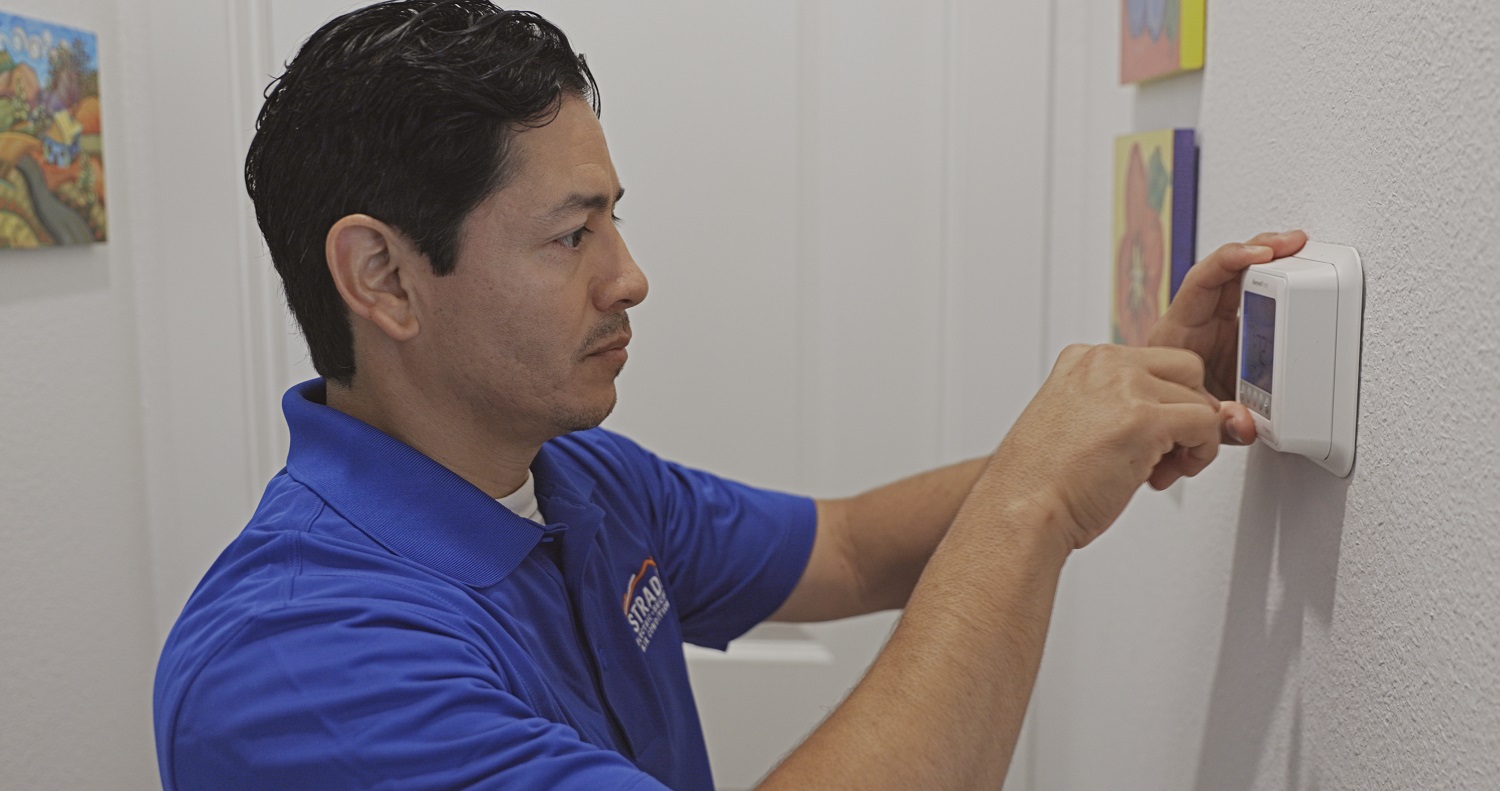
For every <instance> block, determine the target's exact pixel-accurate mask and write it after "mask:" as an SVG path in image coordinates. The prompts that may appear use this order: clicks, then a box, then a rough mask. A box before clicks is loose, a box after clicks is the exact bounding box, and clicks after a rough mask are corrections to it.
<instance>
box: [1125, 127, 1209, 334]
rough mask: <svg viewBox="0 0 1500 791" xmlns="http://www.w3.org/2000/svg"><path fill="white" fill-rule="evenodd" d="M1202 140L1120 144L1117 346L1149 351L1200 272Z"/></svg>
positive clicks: (1179, 136) (1135, 139) (1144, 137)
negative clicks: (1156, 330) (1193, 272)
mask: <svg viewBox="0 0 1500 791" xmlns="http://www.w3.org/2000/svg"><path fill="white" fill-rule="evenodd" d="M1197 225H1198V141H1197V134H1196V133H1195V132H1194V131H1193V130H1192V129H1164V130H1161V131H1158V132H1146V133H1143V134H1138V135H1126V136H1124V137H1119V138H1116V139H1115V229H1114V237H1113V238H1114V251H1115V262H1114V288H1113V294H1114V299H1113V306H1112V309H1111V314H1112V325H1113V327H1114V331H1113V335H1114V342H1115V343H1123V344H1127V345H1130V346H1145V345H1147V342H1148V340H1149V339H1150V336H1151V328H1152V326H1154V325H1155V324H1156V320H1157V319H1158V318H1160V317H1161V314H1163V313H1165V312H1166V310H1167V305H1169V304H1170V303H1171V301H1172V297H1174V296H1176V295H1177V289H1178V288H1179V287H1181V286H1182V278H1183V277H1184V276H1185V275H1186V274H1187V271H1188V269H1190V268H1191V267H1192V265H1193V252H1194V245H1195V243H1196V241H1197V239H1196V235H1197V233H1196V232H1197Z"/></svg>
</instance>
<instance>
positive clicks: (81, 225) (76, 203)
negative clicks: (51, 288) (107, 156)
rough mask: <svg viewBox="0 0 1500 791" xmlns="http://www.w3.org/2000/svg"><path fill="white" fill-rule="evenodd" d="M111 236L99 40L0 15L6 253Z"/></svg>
mask: <svg viewBox="0 0 1500 791" xmlns="http://www.w3.org/2000/svg"><path fill="white" fill-rule="evenodd" d="M107 233H108V221H107V216H106V213H105V209H104V144H103V142H102V140H101V137H100V126H99V50H98V41H97V39H96V38H95V36H94V35H93V34H92V33H85V32H83V31H81V30H74V29H73V28H69V27H63V26H62V25H56V24H52V23H50V22H42V21H39V20H36V19H31V18H28V17H23V16H17V15H15V14H6V13H0V247H47V246H51V245H60V244H85V243H88V242H102V241H104V239H105V237H106V236H107Z"/></svg>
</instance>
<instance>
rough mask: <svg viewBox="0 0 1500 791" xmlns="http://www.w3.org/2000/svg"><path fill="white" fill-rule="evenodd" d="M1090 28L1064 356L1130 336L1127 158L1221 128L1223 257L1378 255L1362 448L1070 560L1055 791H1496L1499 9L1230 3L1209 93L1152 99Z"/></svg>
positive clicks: (1059, 188) (1231, 469) (1048, 680)
mask: <svg viewBox="0 0 1500 791" xmlns="http://www.w3.org/2000/svg"><path fill="white" fill-rule="evenodd" d="M1092 5H1093V6H1095V7H1093V8H1085V7H1084V4H1082V3H1075V2H1071V0H1060V2H1059V5H1058V9H1059V14H1058V22H1059V29H1058V31H1057V35H1058V39H1057V40H1058V42H1059V45H1058V52H1057V56H1056V57H1057V60H1056V63H1055V65H1056V68H1057V75H1058V76H1057V85H1058V91H1059V94H1058V97H1057V106H1058V109H1057V111H1056V113H1055V116H1054V121H1055V122H1057V123H1058V128H1059V143H1058V146H1059V149H1058V151H1057V156H1055V157H1054V160H1055V163H1056V164H1055V166H1054V180H1053V188H1054V209H1055V210H1059V209H1064V210H1071V211H1073V212H1074V214H1073V215H1072V217H1076V218H1077V223H1078V224H1077V225H1071V226H1070V225H1067V224H1060V223H1062V220H1061V218H1060V217H1057V216H1055V217H1054V226H1055V227H1054V239H1055V244H1054V250H1053V253H1054V254H1053V258H1052V271H1053V275H1052V286H1051V292H1052V297H1051V305H1052V314H1051V315H1052V321H1051V324H1050V327H1049V341H1051V342H1052V343H1053V344H1054V345H1061V344H1063V343H1066V342H1069V341H1074V340H1093V341H1098V340H1101V339H1102V338H1103V335H1104V331H1105V329H1106V328H1107V324H1106V322H1107V321H1108V307H1107V304H1108V303H1107V301H1106V300H1107V296H1106V294H1105V289H1107V287H1108V283H1107V275H1106V274H1105V273H1106V272H1107V269H1106V266H1107V263H1106V262H1108V261H1109V260H1110V251H1109V249H1108V248H1109V241H1108V228H1109V219H1108V214H1107V212H1108V209H1109V204H1108V196H1109V189H1110V188H1109V181H1108V178H1109V177H1108V172H1109V171H1108V170H1107V168H1108V156H1109V155H1108V152H1107V151H1104V150H1103V147H1104V146H1105V145H1107V142H1108V139H1109V138H1110V137H1111V136H1112V135H1114V134H1119V133H1124V132H1129V131H1137V130H1145V129H1150V128H1154V127H1157V126H1166V125H1173V124H1187V125H1196V126H1198V128H1199V130H1200V133H1201V142H1202V170H1201V174H1200V175H1201V182H1200V196H1201V197H1200V206H1199V212H1200V223H1199V253H1200V254H1204V253H1207V252H1209V251H1210V250H1212V249H1213V248H1214V247H1215V246H1217V245H1218V244H1220V243H1223V242H1227V241H1234V240H1242V239H1244V238H1246V237H1247V236H1249V235H1251V234H1252V233H1254V232H1257V231H1260V230H1266V229H1280V228H1285V227H1301V228H1305V229H1307V230H1308V231H1309V232H1310V233H1311V234H1312V236H1313V238H1315V239H1319V240H1323V241H1329V242H1337V243H1344V244H1349V245H1353V246H1355V247H1357V248H1358V249H1359V251H1360V252H1361V254H1362V255H1363V258H1364V264H1365V275H1366V311H1365V327H1364V333H1365V335H1364V354H1363V371H1362V389H1361V394H1360V418H1359V421H1360V422H1359V449H1358V458H1357V461H1356V466H1355V470H1354V473H1353V475H1352V476H1351V477H1350V478H1349V479H1348V480H1339V479H1336V478H1334V477H1333V476H1331V475H1330V474H1328V473H1326V472H1324V471H1323V470H1322V469H1320V468H1318V467H1316V466H1315V465H1313V464H1312V463H1311V462H1307V461H1305V460H1303V459H1300V458H1293V457H1283V456H1280V455H1278V454H1275V453H1273V452H1271V451H1269V450H1267V449H1265V448H1264V447H1256V448H1252V449H1249V450H1247V451H1231V452H1227V453H1226V457H1225V458H1224V459H1223V460H1222V461H1221V463H1220V464H1218V465H1216V466H1215V468H1214V469H1211V470H1209V471H1208V472H1206V473H1205V474H1204V475H1203V476H1202V477H1200V478H1199V479H1197V480H1194V481H1191V482H1188V483H1187V484H1186V485H1180V486H1179V487H1178V488H1177V489H1175V490H1173V491H1169V492H1167V493H1164V494H1146V495H1143V496H1142V497H1140V498H1138V499H1137V502H1136V503H1134V504H1133V505H1132V506H1131V508H1130V510H1129V511H1127V513H1126V515H1125V517H1124V518H1123V519H1122V520H1121V523H1120V524H1118V525H1117V526H1116V527H1115V528H1114V529H1113V530H1112V531H1111V533H1110V534H1108V535H1106V536H1105V537H1104V538H1103V539H1102V540H1101V541H1100V542H1098V544H1097V545H1096V546H1094V547H1091V548H1090V549H1089V550H1088V551H1086V552H1084V553H1081V554H1080V555H1079V556H1076V557H1075V558H1074V560H1073V561H1070V568H1069V570H1068V572H1067V578H1066V580H1065V588H1064V592H1063V600H1062V602H1061V606H1060V610H1059V613H1058V620H1057V624H1056V630H1055V632H1054V634H1053V640H1052V642H1051V644H1050V645H1049V655H1048V658H1047V662H1046V668H1045V670H1044V678H1043V682H1042V685H1041V689H1040V692H1039V696H1038V699H1037V707H1038V709H1037V710H1038V724H1039V739H1038V745H1039V746H1038V758H1039V760H1038V763H1037V768H1036V785H1035V787H1036V788H1106V787H1107V788H1116V789H1201V790H1202V791H1208V790H1209V789H1213V790H1214V791H1223V790H1225V789H1228V790H1230V791H1234V790H1235V789H1281V788H1309V789H1311V788H1317V789H1325V790H1326V789H1409V788H1410V789H1415V788H1470V789H1494V788H1500V458H1497V451H1500V411H1497V405H1496V398H1495V393H1496V392H1500V308H1497V306H1496V304H1495V303H1496V299H1497V297H1500V268H1497V265H1496V260H1495V255H1496V251H1497V250H1500V43H1497V42H1500V5H1496V4H1494V3H1492V2H1479V0H1469V1H1468V2H1454V3H1409V2H1401V1H1400V0H1380V1H1379V2H1374V1H1369V2H1356V3H1349V2H1333V1H1332V0H1316V1H1314V2H1292V1H1291V0H1274V1H1273V2H1257V3H1250V2H1248V1H1246V0H1240V1H1238V2H1234V1H1231V0H1224V1H1223V2H1215V3H1213V4H1212V8H1211V10H1210V17H1209V44H1208V46H1209V54H1208V67H1207V70H1206V71H1205V72H1204V73H1203V74H1202V75H1201V76H1191V77H1186V78H1179V79H1177V80H1172V81H1168V82H1165V83H1161V84H1157V85H1147V86H1142V87H1140V88H1118V87H1116V86H1114V84H1113V82H1114V70H1115V68H1116V66H1115V61H1114V57H1115V53H1116V52H1117V49H1116V45H1115V44H1114V43H1113V42H1114V38H1115V37H1116V36H1117V35H1118V33H1117V25H1118V11H1117V9H1115V8H1111V7H1105V6H1114V4H1112V3H1111V4H1098V3H1094V4H1092ZM1070 41H1077V42H1083V43H1069V42H1070ZM1084 46H1091V48H1092V50H1093V52H1092V53H1091V54H1090V53H1085V52H1083V51H1082V49H1081V47H1084ZM1070 127H1079V128H1070ZM1074 152H1076V153H1077V158H1078V159H1079V161H1080V162H1081V164H1072V163H1071V159H1072V158H1071V157H1070V154H1072V153H1074ZM1079 225H1081V226H1082V228H1081V231H1082V234H1081V235H1083V236H1086V237H1087V241H1082V242H1072V241H1070V240H1068V238H1067V234H1068V233H1069V232H1072V233H1078V231H1079V227H1078V226H1079ZM1101 279H1103V280H1104V282H1102V283H1101V282H1099V281H1100V280H1101Z"/></svg>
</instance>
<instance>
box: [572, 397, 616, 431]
mask: <svg viewBox="0 0 1500 791" xmlns="http://www.w3.org/2000/svg"><path fill="white" fill-rule="evenodd" d="M616 400H617V399H616V398H615V394H614V393H613V392H611V393H610V397H609V401H608V402H607V403H605V404H602V405H599V406H594V407H580V408H577V409H573V410H568V411H565V412H562V413H561V414H559V415H557V426H558V428H559V429H561V433H563V434H570V433H572V432H574V431H588V430H589V429H591V428H598V427H599V426H600V424H602V423H603V422H604V419H605V418H607V417H609V415H610V413H611V412H614V411H615V402H616Z"/></svg>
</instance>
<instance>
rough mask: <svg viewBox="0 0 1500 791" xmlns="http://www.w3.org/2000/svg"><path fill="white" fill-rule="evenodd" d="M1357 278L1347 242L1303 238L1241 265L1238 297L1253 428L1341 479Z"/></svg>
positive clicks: (1359, 271)
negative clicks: (1273, 255) (1265, 259)
mask: <svg viewBox="0 0 1500 791" xmlns="http://www.w3.org/2000/svg"><path fill="white" fill-rule="evenodd" d="M1364 285H1365V280H1364V268H1363V267H1362V266H1361V264H1360V260H1359V253H1358V252H1356V251H1355V249H1354V248H1352V247H1344V246H1342V245H1334V244H1324V243H1320V242H1308V243H1307V245H1306V246H1305V247H1303V248H1302V251H1301V252H1299V253H1297V254H1296V255H1293V256H1289V257H1287V258H1280V259H1277V260H1275V261H1272V262H1271V263H1269V264H1260V265H1256V266H1252V267H1250V268H1249V269H1248V270H1246V272H1245V275H1244V282H1243V289H1242V290H1241V297H1240V382H1239V401H1240V403H1242V404H1244V405H1245V406H1247V407H1249V408H1250V414H1251V416H1252V417H1253V418H1254V419H1255V430H1256V434H1257V436H1258V437H1259V439H1260V441H1261V442H1264V443H1266V445H1268V446H1270V447H1271V448H1273V449H1275V450H1278V451H1281V452H1282V453H1297V454H1300V455H1303V456H1306V457H1308V458H1309V459H1312V460H1313V461H1315V462H1317V463H1318V464H1320V465H1322V466H1323V467H1325V468H1327V469H1328V470H1329V471H1330V472H1332V473H1333V474H1334V475H1337V476H1339V477H1340V478H1344V477H1348V475H1349V472H1350V471H1351V470H1352V469H1353V468H1354V440H1355V429H1356V422H1357V417H1358V413H1359V353H1360V339H1361V335H1362V332H1363V324H1364V308H1365V304H1364Z"/></svg>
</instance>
